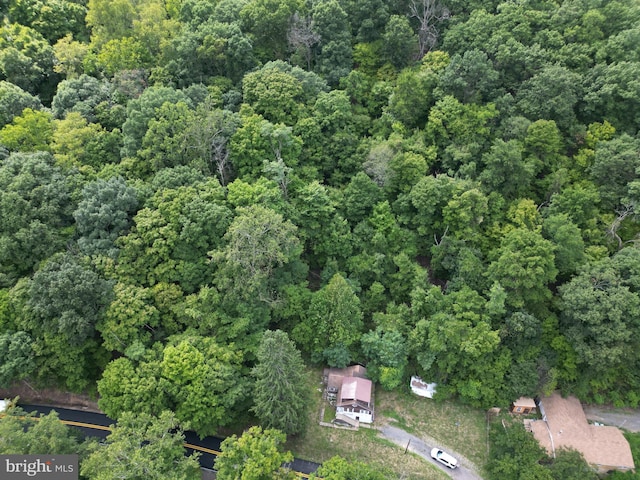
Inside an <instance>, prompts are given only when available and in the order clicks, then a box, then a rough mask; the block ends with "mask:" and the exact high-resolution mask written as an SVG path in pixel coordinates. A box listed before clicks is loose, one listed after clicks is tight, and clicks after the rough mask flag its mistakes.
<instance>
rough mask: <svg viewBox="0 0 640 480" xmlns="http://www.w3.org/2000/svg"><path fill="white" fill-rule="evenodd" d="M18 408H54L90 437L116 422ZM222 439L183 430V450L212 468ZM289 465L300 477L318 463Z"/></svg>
mask: <svg viewBox="0 0 640 480" xmlns="http://www.w3.org/2000/svg"><path fill="white" fill-rule="evenodd" d="M20 408H22V409H23V410H24V411H26V412H38V413H40V414H43V415H46V414H48V413H49V412H51V411H52V410H55V411H56V412H57V413H58V417H59V418H60V420H62V421H63V422H64V423H66V424H67V425H70V426H73V427H75V428H78V429H80V430H81V431H82V433H83V434H84V435H85V436H91V437H98V438H106V437H107V435H109V432H110V428H109V426H110V425H115V423H116V422H115V420H113V419H111V418H109V417H107V416H106V415H104V414H100V413H93V412H84V411H81V410H72V409H69V408H58V407H55V408H54V407H47V406H43V405H24V404H20ZM76 424H79V425H76ZM223 440H224V439H222V438H218V437H204V438H203V439H200V437H198V435H196V434H195V433H194V432H191V431H188V432H185V450H186V453H188V454H191V453H192V452H194V451H197V452H199V453H200V458H199V461H200V466H201V467H202V468H206V469H212V468H213V462H214V460H215V458H216V453H220V443H222V441H223ZM289 467H290V468H291V469H292V470H295V471H296V472H299V473H302V474H303V475H301V476H302V477H306V476H308V475H309V474H310V473H313V472H315V471H316V470H317V469H318V468H319V467H320V465H319V464H317V463H314V462H309V461H307V460H301V459H298V458H296V459H294V461H293V462H292V463H291V464H290V465H289Z"/></svg>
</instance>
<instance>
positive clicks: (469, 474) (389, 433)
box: [379, 425, 482, 480]
mask: <svg viewBox="0 0 640 480" xmlns="http://www.w3.org/2000/svg"><path fill="white" fill-rule="evenodd" d="M379 431H380V433H381V434H382V436H383V437H384V438H386V439H387V440H389V441H391V442H393V443H395V444H396V445H400V446H401V447H403V448H406V447H407V445H409V448H408V450H409V451H410V452H413V453H415V454H417V455H420V456H421V457H423V458H425V459H426V460H428V461H430V462H432V463H433V464H434V465H436V466H438V467H439V468H440V469H442V471H443V472H444V473H446V474H447V475H449V476H450V477H451V478H455V479H456V480H482V477H481V476H480V475H479V474H478V473H477V472H476V468H475V466H474V465H473V463H472V462H471V461H469V460H467V459H466V458H464V457H463V456H462V455H460V454H458V453H456V452H453V451H450V450H448V451H447V452H448V453H450V454H451V455H453V456H454V457H456V458H457V459H458V462H459V464H460V466H459V467H458V468H456V469H455V470H451V469H450V468H447V467H445V466H444V465H442V464H441V463H438V462H436V461H435V460H434V459H433V458H431V449H432V448H433V447H437V446H439V445H437V443H436V441H435V440H434V439H432V438H428V437H425V440H423V439H422V438H419V437H416V436H415V435H411V434H410V433H407V432H405V431H404V430H402V429H401V428H397V427H394V426H392V425H384V426H382V427H381V428H379Z"/></svg>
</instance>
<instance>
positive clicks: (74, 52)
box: [53, 34, 89, 80]
mask: <svg viewBox="0 0 640 480" xmlns="http://www.w3.org/2000/svg"><path fill="white" fill-rule="evenodd" d="M53 52H54V54H55V64H54V65H53V71H54V72H56V73H59V74H62V75H64V76H65V77H66V78H67V80H70V79H72V78H77V77H78V76H80V75H82V73H83V72H84V65H83V64H84V59H85V57H86V56H87V54H88V53H89V46H88V45H87V44H85V43H82V42H77V41H75V40H73V37H72V36H71V34H67V35H65V36H64V37H62V38H61V39H59V40H58V41H57V42H56V43H55V45H54V46H53Z"/></svg>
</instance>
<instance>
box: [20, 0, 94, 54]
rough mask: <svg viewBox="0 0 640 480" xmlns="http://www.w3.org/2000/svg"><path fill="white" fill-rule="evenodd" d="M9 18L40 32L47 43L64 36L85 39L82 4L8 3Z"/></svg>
mask: <svg viewBox="0 0 640 480" xmlns="http://www.w3.org/2000/svg"><path fill="white" fill-rule="evenodd" d="M10 3H11V5H10V7H9V18H10V19H11V21H12V22H15V23H19V24H20V25H26V26H28V27H31V28H33V29H34V30H36V31H38V32H40V33H41V34H42V35H43V36H44V37H45V38H46V39H47V40H48V41H49V43H52V44H53V43H55V42H56V40H58V39H59V38H61V37H63V36H64V35H66V34H73V35H75V36H76V37H78V38H87V31H86V26H85V24H84V17H85V14H86V11H87V9H86V8H85V6H84V5H83V4H79V3H75V2H73V1H67V0H49V1H47V2H43V1H41V0H18V1H12V2H10Z"/></svg>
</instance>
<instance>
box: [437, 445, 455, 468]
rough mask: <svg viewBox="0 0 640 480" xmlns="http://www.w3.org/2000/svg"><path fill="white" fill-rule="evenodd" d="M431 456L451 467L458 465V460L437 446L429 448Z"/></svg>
mask: <svg viewBox="0 0 640 480" xmlns="http://www.w3.org/2000/svg"><path fill="white" fill-rule="evenodd" d="M431 458H433V459H434V460H435V461H437V462H440V463H441V464H443V465H446V466H447V467H449V468H451V469H453V468H457V467H458V460H456V459H455V458H453V457H452V456H451V455H449V454H448V453H447V452H443V451H442V450H440V449H439V448H438V447H436V448H432V449H431Z"/></svg>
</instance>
